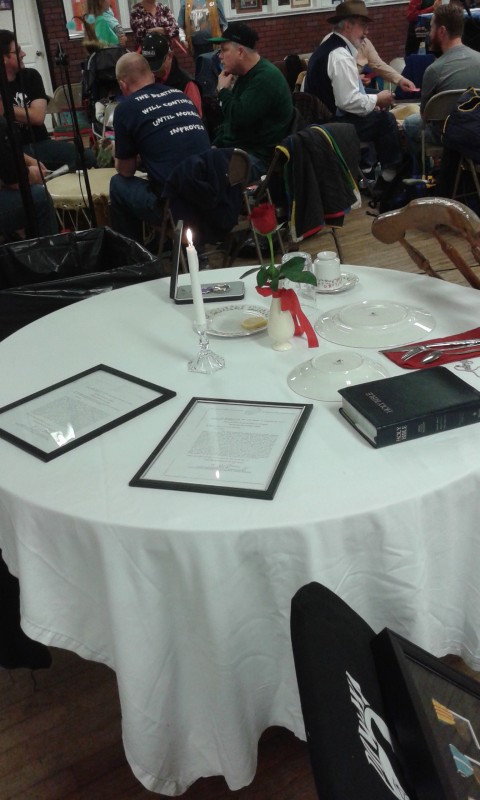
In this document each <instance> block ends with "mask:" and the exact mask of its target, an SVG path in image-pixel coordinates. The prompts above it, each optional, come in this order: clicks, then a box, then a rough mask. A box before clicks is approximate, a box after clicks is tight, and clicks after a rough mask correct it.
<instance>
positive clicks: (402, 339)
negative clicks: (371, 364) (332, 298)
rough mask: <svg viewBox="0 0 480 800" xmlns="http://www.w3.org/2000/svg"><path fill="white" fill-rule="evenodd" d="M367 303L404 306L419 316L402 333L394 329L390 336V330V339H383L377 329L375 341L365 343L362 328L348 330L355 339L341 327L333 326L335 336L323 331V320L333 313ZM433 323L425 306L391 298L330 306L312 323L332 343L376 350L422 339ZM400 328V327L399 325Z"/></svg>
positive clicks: (385, 337)
mask: <svg viewBox="0 0 480 800" xmlns="http://www.w3.org/2000/svg"><path fill="white" fill-rule="evenodd" d="M367 304H371V305H375V304H377V305H380V304H383V305H395V306H401V307H402V308H404V309H405V310H406V311H407V312H408V315H409V316H411V315H412V314H413V315H418V316H420V320H418V321H415V322H413V323H412V324H411V325H408V326H407V327H405V328H404V329H403V330H404V333H402V332H401V329H400V330H399V331H397V330H395V331H393V333H395V334H396V335H395V336H392V335H391V334H392V331H389V332H388V333H390V336H391V338H390V339H388V338H387V336H384V337H383V339H382V336H381V331H380V330H377V331H375V332H374V335H376V336H377V339H376V341H375V342H372V341H370V342H369V343H367V344H366V343H365V341H364V340H362V339H361V335H360V334H361V332H362V328H358V329H355V330H352V331H351V332H350V333H351V334H352V335H356V336H357V337H358V338H357V339H356V340H355V341H349V338H350V336H349V334H348V332H346V331H342V330H341V329H335V328H334V330H333V332H332V333H333V334H335V333H337V335H336V336H335V338H331V336H332V333H330V335H326V333H325V324H324V323H325V321H327V320H330V321H332V320H333V317H334V315H337V314H339V313H340V312H342V311H343V310H344V309H347V308H349V307H350V306H354V305H358V306H360V305H365V306H366V305H367ZM427 319H428V320H429V325H430V329H429V330H427V329H426V328H425V323H426V320H427ZM420 323H422V324H420ZM435 325H436V319H435V317H434V316H433V314H432V313H431V312H430V311H427V310H426V309H425V308H418V307H416V306H410V305H408V304H406V303H398V302H392V301H391V300H379V299H375V300H361V301H359V302H358V303H350V304H348V305H345V306H337V307H336V308H332V309H331V310H330V311H328V312H327V313H326V314H323V315H321V316H320V317H318V319H317V320H316V322H315V324H314V328H315V331H316V332H317V333H318V335H319V336H321V337H322V339H325V340H326V341H328V342H332V343H333V344H339V345H343V346H344V347H365V348H370V347H371V348H375V349H376V350H378V349H381V348H384V347H395V346H397V345H402V344H409V343H410V342H416V341H418V340H420V339H423V338H425V335H426V334H427V333H431V332H432V331H433V330H434V328H435ZM400 328H401V326H400ZM364 330H366V329H364Z"/></svg>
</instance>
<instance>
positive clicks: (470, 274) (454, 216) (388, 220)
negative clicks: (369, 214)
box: [372, 197, 480, 289]
mask: <svg viewBox="0 0 480 800" xmlns="http://www.w3.org/2000/svg"><path fill="white" fill-rule="evenodd" d="M445 229H447V230H448V231H449V232H451V233H452V232H453V233H454V234H457V235H459V236H461V237H462V239H463V240H465V241H466V242H467V243H468V245H469V246H470V250H471V252H472V253H473V255H474V257H475V259H476V263H477V264H480V219H479V218H478V217H477V215H476V214H475V213H474V212H473V211H471V210H470V209H469V208H467V206H465V205H463V203H458V202H457V201H455V200H449V199H448V198H446V197H421V198H419V199H417V200H412V201H411V202H410V203H409V204H408V205H407V206H405V207H404V208H399V209H396V210H395V211H387V212H386V213H385V214H380V216H379V217H377V218H376V219H374V221H373V223H372V233H373V235H374V236H375V238H376V239H378V240H379V241H380V242H383V244H394V243H395V242H399V243H400V244H401V245H402V247H404V248H405V250H406V251H407V253H408V255H409V256H410V258H411V259H412V261H413V262H414V263H415V264H416V265H417V267H419V269H421V270H422V271H423V272H426V273H427V275H430V276H431V277H433V278H442V275H440V274H439V273H438V272H437V271H435V269H434V268H433V267H432V265H431V264H430V261H429V260H428V259H427V258H426V257H425V256H424V255H423V254H422V253H421V252H420V251H419V250H417V248H416V247H414V246H413V245H412V244H411V242H409V241H408V240H407V238H406V234H407V232H408V231H419V232H421V233H424V234H425V233H426V234H430V235H431V236H433V237H434V238H435V239H436V240H437V242H438V243H439V245H440V247H441V248H442V250H443V252H444V253H445V255H446V256H447V257H448V259H449V260H450V262H451V263H452V264H453V266H454V267H456V268H457V269H458V270H460V272H461V273H462V275H463V277H464V278H465V279H466V280H467V281H468V283H469V284H470V286H473V287H474V289H480V278H478V277H477V275H476V274H475V272H474V271H473V269H472V267H470V266H469V265H468V264H467V263H466V261H465V259H464V258H463V256H462V255H460V253H459V252H458V250H457V249H456V248H455V247H454V246H453V245H452V244H451V242H450V241H448V240H447V239H446V238H445Z"/></svg>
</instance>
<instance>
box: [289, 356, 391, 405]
mask: <svg viewBox="0 0 480 800" xmlns="http://www.w3.org/2000/svg"><path fill="white" fill-rule="evenodd" d="M387 376H388V371H387V369H386V368H385V367H384V366H383V365H382V364H377V363H376V362H375V361H372V360H371V359H369V358H366V357H365V356H362V355H360V353H355V352H353V351H351V350H350V351H348V350H347V351H345V350H341V351H340V350H336V351H334V352H332V353H324V354H323V355H319V356H314V358H311V359H310V360H309V361H304V362H303V364H300V366H298V367H295V369H293V370H292V371H291V373H290V374H289V376H288V378H287V383H288V385H289V387H290V389H293V391H294V392H295V393H296V394H299V395H301V396H302V397H308V398H310V399H311V400H325V401H327V402H337V403H338V402H339V401H340V400H341V397H340V395H339V394H338V390H339V389H343V388H344V387H345V386H353V385H355V384H357V383H365V382H366V381H374V380H378V379H379V378H386V377H387Z"/></svg>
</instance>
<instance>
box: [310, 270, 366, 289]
mask: <svg viewBox="0 0 480 800" xmlns="http://www.w3.org/2000/svg"><path fill="white" fill-rule="evenodd" d="M341 275H342V283H341V285H340V286H338V287H337V288H336V289H319V287H318V286H317V287H316V289H315V291H316V293H317V294H339V293H340V292H346V291H347V290H348V289H353V287H354V286H355V285H356V284H357V283H358V275H354V274H353V272H342V273H341Z"/></svg>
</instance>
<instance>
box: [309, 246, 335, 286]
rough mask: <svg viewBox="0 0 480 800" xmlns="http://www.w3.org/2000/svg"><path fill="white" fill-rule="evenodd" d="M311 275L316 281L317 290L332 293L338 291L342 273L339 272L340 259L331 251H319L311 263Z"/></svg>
mask: <svg viewBox="0 0 480 800" xmlns="http://www.w3.org/2000/svg"><path fill="white" fill-rule="evenodd" d="M313 274H314V275H315V277H316V279H317V289H320V291H327V292H328V291H332V290H333V289H340V287H341V285H342V273H341V272H340V259H339V257H338V256H337V254H336V253H335V252H334V251H333V250H321V251H320V253H317V257H316V259H315V261H314V262H313Z"/></svg>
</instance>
